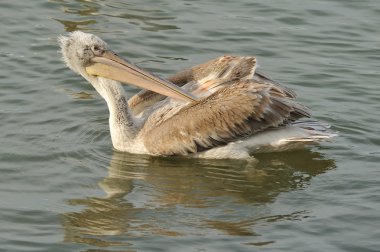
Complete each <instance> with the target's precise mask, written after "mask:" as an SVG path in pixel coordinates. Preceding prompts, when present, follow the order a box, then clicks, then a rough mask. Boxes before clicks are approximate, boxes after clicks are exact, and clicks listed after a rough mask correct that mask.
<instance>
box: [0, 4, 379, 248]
mask: <svg viewBox="0 0 380 252" xmlns="http://www.w3.org/2000/svg"><path fill="white" fill-rule="evenodd" d="M0 21H1V22H0V32H1V36H0V57H1V67H0V80H1V81H0V122H1V123H0V173H1V176H0V251H257V250H264V251H360V252H362V251H379V248H380V228H379V227H380V214H379V210H380V196H379V195H380V167H379V163H380V150H379V144H380V137H379V134H380V127H379V125H380V119H379V118H380V103H379V96H380V88H379V77H380V74H379V69H380V34H379V27H380V2H379V1H378V0H363V1H354V0H351V1H338V0H335V1H327V0H325V1H323V0H317V1H303V0H292V1H290V0H288V1H250V0H239V1H211V0H210V1H184V0H182V1H169V0H161V1H153V0H150V1H137V0H133V1H121V0H119V1H117V0H108V1H105V0H104V1H101V0H92V1H90V0H88V1H85V0H81V1H79V0H78V1H69V0H50V1H47V0H46V1H43V0H34V1H21V0H20V1H11V0H3V1H1V2H0ZM77 29H80V30H84V31H88V32H92V33H95V34H97V35H99V36H100V37H102V38H103V39H104V40H106V41H107V42H108V43H109V44H110V46H111V48H112V49H113V50H114V51H116V52H118V53H119V54H120V55H122V56H123V57H126V58H128V59H129V60H131V61H132V62H134V63H137V64H138V65H140V66H142V67H144V68H147V69H149V70H151V71H153V72H155V73H158V74H160V75H163V76H165V75H168V74H171V73H174V72H175V71H177V70H180V69H183V68H186V67H189V66H192V65H195V64H198V63H201V62H204V61H206V60H209V59H211V58H214V57H217V56H219V55H223V54H236V55H255V56H256V57H257V58H258V61H259V64H260V67H261V70H262V71H264V72H265V73H267V74H269V75H270V76H272V77H273V78H274V79H277V80H279V81H281V82H282V83H284V84H286V85H287V86H289V87H291V88H293V89H295V90H296V91H297V93H298V94H299V99H300V100H301V101H302V102H303V103H304V104H306V105H307V106H309V107H310V108H312V110H313V111H314V114H313V115H314V117H315V118H318V119H320V120H322V121H324V122H327V123H329V124H331V125H332V127H333V129H334V130H336V131H339V134H340V136H339V137H338V138H336V139H334V141H333V142H330V143H323V144H322V145H321V146H316V147H312V148H309V149H305V150H301V151H295V152H285V153H268V154H261V155H257V156H256V159H257V162H256V163H254V162H251V163H247V162H243V161H229V160H227V161H226V160H222V161H213V160H197V159H183V158H157V157H149V156H140V155H131V154H122V153H117V152H114V151H113V150H112V146H111V141H110V137H109V131H108V114H107V113H108V111H107V108H106V105H105V103H104V101H103V100H101V99H100V98H99V97H98V96H97V94H96V92H95V90H93V88H92V87H91V85H89V84H88V83H86V81H85V80H83V79H82V78H81V77H79V76H76V75H75V74H74V73H73V72H71V71H70V70H69V69H67V68H66V67H65V66H64V64H63V63H62V62H61V60H60V56H59V54H58V53H57V51H58V47H57V42H56V38H57V36H58V35H59V34H62V33H65V32H67V31H73V30H77ZM126 89H127V92H128V94H130V95H132V94H133V93H135V92H136V91H137V89H135V88H133V87H126Z"/></svg>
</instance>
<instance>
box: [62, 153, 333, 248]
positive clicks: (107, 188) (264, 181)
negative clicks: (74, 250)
mask: <svg viewBox="0 0 380 252" xmlns="http://www.w3.org/2000/svg"><path fill="white" fill-rule="evenodd" d="M256 158H257V159H258V162H256V163H255V162H251V163H247V162H246V161H236V160H201V159H185V158H159V157H149V156H139V155H131V154H125V153H119V152H115V153H114V154H113V157H112V160H111V162H110V166H109V169H108V176H107V177H105V178H104V179H103V180H102V181H100V182H99V186H100V188H101V189H102V190H104V192H105V193H106V196H105V197H103V198H97V197H90V198H84V199H72V200H70V201H69V203H70V204H71V205H80V206H84V209H83V210H81V211H75V212H68V213H65V214H63V215H62V218H61V219H62V224H63V226H64V229H65V240H66V241H70V242H81V243H90V244H92V245H96V246H100V245H99V244H102V245H103V246H113V245H114V242H107V241H105V239H106V237H109V236H113V237H115V236H119V237H120V236H121V237H124V238H125V237H136V236H144V235H152V234H154V235H164V236H178V235H186V234H199V232H201V233H202V232H204V233H205V232H208V231H210V229H212V230H217V231H219V232H223V233H224V234H227V235H255V233H254V232H253V226H254V225H255V223H256V222H257V221H260V220H262V219H265V218H272V219H271V221H276V220H281V219H282V218H286V219H291V218H297V216H299V215H302V212H298V213H294V216H293V215H292V214H290V216H288V215H289V213H284V216H263V215H262V212H260V210H258V209H260V208H261V209H262V208H263V207H265V205H266V204H268V203H271V202H272V201H274V200H275V199H276V197H277V195H278V194H279V193H281V192H285V191H290V190H294V189H297V188H303V187H305V186H307V185H308V184H309V182H310V180H311V178H312V177H314V176H316V175H318V174H321V173H324V172H326V171H327V170H329V169H332V168H334V167H335V164H334V161H333V160H331V159H326V158H324V157H323V156H322V155H321V154H320V153H318V152H313V151H310V150H301V151H296V152H284V153H275V154H273V153H272V154H261V155H257V156H256ZM246 213H249V214H246ZM89 237H91V239H90V238H89ZM123 240H124V241H125V239H123ZM117 244H118V246H120V244H119V243H117ZM124 245H126V244H124Z"/></svg>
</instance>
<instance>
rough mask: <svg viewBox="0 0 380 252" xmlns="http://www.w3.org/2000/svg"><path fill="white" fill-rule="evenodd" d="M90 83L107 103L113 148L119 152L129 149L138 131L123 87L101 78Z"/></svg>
mask: <svg viewBox="0 0 380 252" xmlns="http://www.w3.org/2000/svg"><path fill="white" fill-rule="evenodd" d="M91 83H92V85H93V86H94V88H95V89H96V91H98V93H99V94H100V95H101V96H102V97H103V98H104V100H106V102H107V106H108V110H109V113H110V117H109V126H110V133H111V139H112V144H113V146H114V148H116V149H117V150H120V151H125V150H127V149H129V148H130V146H131V144H132V142H133V141H134V139H135V137H136V134H137V131H138V129H137V126H136V122H135V119H134V117H133V115H132V112H131V111H130V108H129V106H128V100H127V98H126V94H125V91H124V89H123V87H122V86H121V84H120V83H119V82H117V81H113V80H110V79H106V78H101V77H97V78H96V79H94V80H92V81H91Z"/></svg>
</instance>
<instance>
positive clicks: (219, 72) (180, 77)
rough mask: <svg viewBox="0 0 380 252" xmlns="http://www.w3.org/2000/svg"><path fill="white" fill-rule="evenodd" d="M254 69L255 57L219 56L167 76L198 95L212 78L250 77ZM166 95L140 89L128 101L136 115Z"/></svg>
mask: <svg viewBox="0 0 380 252" xmlns="http://www.w3.org/2000/svg"><path fill="white" fill-rule="evenodd" d="M255 69H256V58H255V57H240V56H221V57H218V58H215V59H213V60H210V61H208V62H205V63H203V64H199V65H196V66H194V67H192V68H189V69H186V70H183V71H181V72H179V73H177V74H175V75H172V76H170V77H169V78H167V79H168V80H169V81H170V82H172V83H174V84H176V85H178V86H180V87H182V86H185V87H184V88H185V89H186V90H187V91H191V92H193V93H194V94H195V95H200V93H203V91H205V90H208V89H210V88H212V86H210V84H215V82H214V81H213V80H215V79H219V80H224V82H227V81H229V80H234V79H241V80H243V79H251V78H252V76H253V75H254V73H255ZM165 98H166V96H163V95H161V94H157V93H154V92H152V91H150V90H142V91H140V92H139V93H137V94H136V95H134V96H133V97H131V98H130V99H129V101H128V105H129V107H130V108H131V109H132V111H133V114H134V115H137V114H139V113H141V112H142V111H143V110H145V109H146V108H147V107H150V106H152V105H154V104H156V103H157V102H158V101H161V100H163V99H165Z"/></svg>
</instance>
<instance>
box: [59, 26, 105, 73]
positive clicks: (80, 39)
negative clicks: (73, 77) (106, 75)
mask: <svg viewBox="0 0 380 252" xmlns="http://www.w3.org/2000/svg"><path fill="white" fill-rule="evenodd" d="M58 41H59V44H60V46H61V53H62V57H63V60H64V61H65V63H66V65H67V66H68V67H69V68H70V69H71V70H73V71H74V72H76V73H78V74H86V70H85V69H86V67H87V66H90V65H91V64H92V59H93V58H94V57H99V56H102V55H103V54H104V52H105V51H106V50H107V44H106V42H104V41H103V40H101V39H100V38H99V37H97V36H95V35H93V34H88V33H84V32H81V31H75V32H72V33H70V34H69V36H67V37H65V36H60V37H59V38H58Z"/></svg>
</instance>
